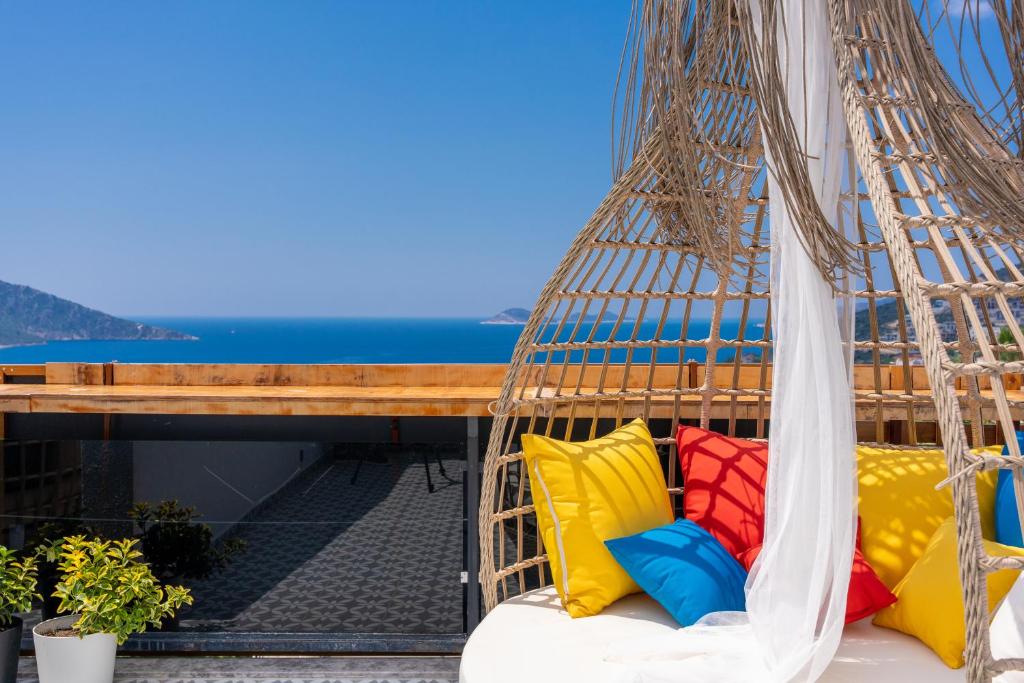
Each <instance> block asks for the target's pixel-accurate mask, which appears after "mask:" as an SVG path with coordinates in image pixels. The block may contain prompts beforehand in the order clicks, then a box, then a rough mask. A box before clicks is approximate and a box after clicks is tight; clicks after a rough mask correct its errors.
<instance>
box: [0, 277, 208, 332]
mask: <svg viewBox="0 0 1024 683" xmlns="http://www.w3.org/2000/svg"><path fill="white" fill-rule="evenodd" d="M72 339H80V340H87V339H92V340H143V339H149V340H152V339H167V340H189V339H195V337H193V336H191V335H188V334H183V333H181V332H175V331H174V330H166V329H164V328H162V327H153V326H151V325H144V324H142V323H137V322H133V321H131V320H125V319H123V318H115V317H114V316H112V315H107V314H106V313H101V312H100V311H96V310H93V309H91V308H86V307H85V306H82V305H80V304H76V303H74V302H73V301H68V300H67V299H61V298H60V297H56V296H54V295H52V294H47V293H46V292H41V291H39V290H38V289H33V288H31V287H26V286H24V285H12V284H10V283H9V282H3V281H0V346H15V345H20V344H40V343H42V342H47V341H64V340H72Z"/></svg>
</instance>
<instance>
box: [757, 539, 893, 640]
mask: <svg viewBox="0 0 1024 683" xmlns="http://www.w3.org/2000/svg"><path fill="white" fill-rule="evenodd" d="M858 521H859V520H858ZM860 543H861V541H860V525H859V523H858V526H857V546H856V547H855V548H854V549H853V567H852V569H851V571H850V587H849V589H848V590H847V592H846V623H847V624H852V623H853V622H855V621H860V620H861V619H864V618H866V617H870V616H871V615H872V614H874V613H875V612H877V611H878V610H880V609H884V608H886V607H888V606H889V605H891V604H893V603H894V602H896V596H895V595H893V594H892V593H891V592H890V591H889V589H888V588H886V587H885V584H884V583H882V580H881V579H879V578H878V574H876V573H875V570H874V569H872V568H871V565H870V564H868V561H867V560H865V559H864V555H863V554H862V553H861V550H860ZM760 553H761V546H759V545H756V546H754V547H753V548H751V549H749V550H748V551H746V552H745V553H743V554H742V555H740V558H739V559H740V564H742V565H743V567H744V568H745V569H746V570H747V571H750V568H751V567H753V566H754V560H756V559H757V556H758V555H759V554H760Z"/></svg>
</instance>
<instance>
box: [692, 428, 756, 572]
mask: <svg viewBox="0 0 1024 683" xmlns="http://www.w3.org/2000/svg"><path fill="white" fill-rule="evenodd" d="M676 445H677V446H678V452H679V464H680V465H681V466H682V471H683V511H684V516H685V517H686V519H689V520H692V521H694V522H696V523H697V524H698V525H700V526H701V527H703V528H704V529H705V530H706V531H708V532H709V533H710V534H711V535H712V536H714V537H715V538H716V539H718V542H719V543H721V544H722V545H723V546H724V547H725V549H726V550H728V551H729V554H730V555H732V556H733V557H735V558H736V559H739V558H740V554H741V553H743V551H745V550H747V549H748V548H751V547H753V546H759V545H761V541H762V539H763V537H764V484H765V477H766V475H767V472H768V444H767V443H765V442H757V441H748V440H746V439H735V438H731V437H728V436H722V435H721V434H717V433H715V432H709V431H707V430H705V429H699V428H697V427H687V426H684V425H680V426H679V431H678V433H677V434H676Z"/></svg>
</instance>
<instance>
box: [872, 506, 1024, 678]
mask: <svg viewBox="0 0 1024 683" xmlns="http://www.w3.org/2000/svg"><path fill="white" fill-rule="evenodd" d="M984 544H985V551H986V552H987V553H989V554H1004V555H1020V556H1024V549H1022V548H1012V547H1010V546H1005V545H1001V544H999V543H995V542H994V541H985V542H984ZM1019 573H1020V572H1019V571H1017V570H1014V569H1003V570H1000V571H997V572H992V573H991V574H989V575H988V608H989V610H992V609H994V608H995V606H996V605H998V604H999V601H1000V600H1002V599H1003V597H1004V596H1005V595H1006V593H1007V592H1008V591H1009V590H1010V587H1011V586H1013V582H1014V581H1016V580H1017V575H1018V574H1019ZM893 592H895V593H896V598H897V602H896V604H895V605H893V606H892V607H887V608H885V609H883V610H882V611H881V612H879V613H878V614H876V615H875V619H874V623H875V625H877V626H884V627H886V628H891V629H895V630H897V631H901V632H903V633H906V634H907V635H911V636H914V637H915V638H917V639H918V640H920V641H921V642H923V643H924V644H925V645H927V646H928V647H930V648H931V649H932V650H933V651H934V652H935V654H937V655H938V656H939V657H940V658H941V659H942V661H943V662H945V663H946V665H947V666H949V667H951V668H954V669H957V668H959V667H961V666H963V664H964V645H965V642H966V636H965V635H964V601H963V597H962V594H961V591H960V577H959V573H958V564H957V547H956V520H955V519H954V518H953V517H950V518H948V519H947V520H946V521H945V522H943V523H942V524H941V525H940V526H939V528H938V530H937V531H936V532H935V534H934V535H933V536H932V538H931V539H930V540H929V542H928V545H927V546H926V547H925V550H924V554H923V555H921V558H920V559H919V560H918V561H917V562H916V563H915V564H914V566H913V567H912V568H911V570H910V571H909V572H908V573H907V575H906V576H905V577H903V580H902V581H900V582H899V585H897V586H896V590H895V591H893Z"/></svg>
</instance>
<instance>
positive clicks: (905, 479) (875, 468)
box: [857, 446, 1003, 590]
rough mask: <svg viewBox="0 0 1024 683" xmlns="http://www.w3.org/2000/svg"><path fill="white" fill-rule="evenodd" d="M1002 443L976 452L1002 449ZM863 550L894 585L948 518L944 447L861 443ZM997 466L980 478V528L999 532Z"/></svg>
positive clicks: (889, 584) (950, 507)
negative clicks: (938, 488)
mask: <svg viewBox="0 0 1024 683" xmlns="http://www.w3.org/2000/svg"><path fill="white" fill-rule="evenodd" d="M1002 450H1003V447H1002V446H986V447H985V448H981V449H975V451H974V452H983V451H984V452H988V453H991V454H993V455H998V454H999V453H1001V452H1002ZM857 470H858V480H859V484H860V506H859V514H860V524H861V544H862V547H861V550H862V552H863V553H864V557H865V558H866V559H867V561H868V563H869V564H870V565H871V567H872V568H873V569H874V570H875V572H876V573H877V574H878V576H879V578H881V579H882V583H884V584H885V585H886V586H887V587H888V588H889V589H890V590H891V589H892V588H893V587H894V586H895V585H896V584H897V583H899V581H900V579H902V578H903V577H904V576H906V574H907V572H909V571H910V568H911V567H913V566H914V562H916V561H917V558H919V557H921V555H922V554H923V553H924V549H925V546H926V545H928V541H929V539H931V537H932V534H934V533H935V530H936V529H938V528H939V525H940V524H942V522H943V520H945V519H946V518H947V517H949V516H950V515H952V514H953V494H952V489H951V488H949V487H946V488H944V489H942V490H941V491H936V490H935V485H936V484H938V483H939V482H940V481H942V480H943V479H945V478H946V477H947V476H948V475H947V471H946V458H945V456H944V455H943V453H942V451H941V450H938V449H935V450H906V449H884V448H870V447H867V446H858V447H857ZM998 476H999V475H998V472H996V471H995V470H993V471H990V472H983V473H982V474H980V475H979V476H978V478H977V485H978V503H979V505H980V508H981V530H982V534H984V536H985V538H992V537H994V536H995V505H996V479H997V477H998Z"/></svg>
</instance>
